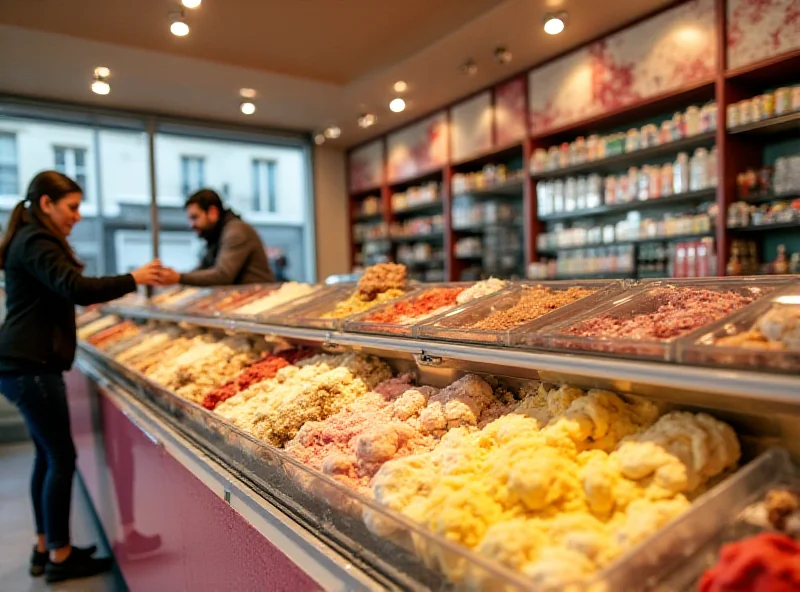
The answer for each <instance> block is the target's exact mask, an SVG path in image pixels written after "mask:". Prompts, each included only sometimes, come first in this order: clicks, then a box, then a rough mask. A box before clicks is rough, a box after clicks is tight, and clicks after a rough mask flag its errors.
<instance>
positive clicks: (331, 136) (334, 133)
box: [324, 125, 342, 140]
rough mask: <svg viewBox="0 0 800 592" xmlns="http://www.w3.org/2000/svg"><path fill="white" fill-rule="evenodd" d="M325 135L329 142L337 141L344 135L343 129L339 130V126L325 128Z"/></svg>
mask: <svg viewBox="0 0 800 592" xmlns="http://www.w3.org/2000/svg"><path fill="white" fill-rule="evenodd" d="M324 134H325V137H326V138H327V139H328V140H335V139H337V138H338V137H339V136H341V135H342V130H341V129H339V128H338V127H337V126H335V125H332V126H330V127H327V128H325V132H324Z"/></svg>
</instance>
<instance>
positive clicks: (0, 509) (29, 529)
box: [0, 443, 127, 592]
mask: <svg viewBox="0 0 800 592" xmlns="http://www.w3.org/2000/svg"><path fill="white" fill-rule="evenodd" d="M32 464H33V446H32V445H31V444H29V443H25V444H9V445H3V446H0V590H2V591H3V592H44V591H53V592H109V591H110V592H119V591H124V590H126V589H127V588H126V587H125V585H124V584H123V583H122V582H121V580H120V578H119V575H118V573H115V572H114V571H112V572H111V573H109V574H106V575H103V576H98V577H96V578H89V579H84V580H75V581H71V582H63V583H60V584H56V585H50V586H48V585H47V584H46V583H45V582H44V579H43V578H31V577H30V576H29V575H28V561H29V560H30V551H31V546H32V544H33V535H32V533H33V532H34V527H33V514H32V511H31V507H30V500H29V498H28V477H29V476H30V471H31V466H32ZM72 500H73V501H72V538H73V540H74V542H75V544H77V545H84V544H89V543H95V544H97V546H98V548H99V551H98V555H108V549H107V548H106V547H105V545H104V543H103V541H102V539H101V537H100V533H98V532H97V528H96V524H95V522H94V520H93V519H92V514H91V509H90V507H89V505H88V500H87V499H86V497H85V496H84V495H83V492H82V491H81V488H80V487H79V485H78V484H77V482H76V484H75V490H74V493H73V496H72Z"/></svg>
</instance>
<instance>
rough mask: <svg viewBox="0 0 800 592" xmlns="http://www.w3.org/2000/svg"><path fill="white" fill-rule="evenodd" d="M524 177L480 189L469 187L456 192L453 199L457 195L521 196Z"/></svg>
mask: <svg viewBox="0 0 800 592" xmlns="http://www.w3.org/2000/svg"><path fill="white" fill-rule="evenodd" d="M523 182H524V179H514V180H513V181H509V182H507V183H503V184H499V185H495V186H494V187H481V188H480V189H469V190H467V191H462V192H461V193H456V194H454V195H453V199H457V198H459V197H461V198H464V197H522V191H523Z"/></svg>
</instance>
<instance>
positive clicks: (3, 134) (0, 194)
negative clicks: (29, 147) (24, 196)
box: [0, 131, 21, 201]
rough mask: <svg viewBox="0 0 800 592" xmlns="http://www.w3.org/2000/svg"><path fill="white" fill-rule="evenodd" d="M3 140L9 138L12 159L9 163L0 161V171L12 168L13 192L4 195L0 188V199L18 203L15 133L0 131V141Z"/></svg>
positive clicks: (17, 144) (19, 196)
mask: <svg viewBox="0 0 800 592" xmlns="http://www.w3.org/2000/svg"><path fill="white" fill-rule="evenodd" d="M3 138H9V139H10V140H11V152H12V154H13V159H12V161H9V162H3V161H2V160H0V169H2V168H4V167H8V168H9V169H10V168H12V167H13V171H14V190H13V191H12V192H11V193H6V192H4V191H3V189H2V187H0V198H10V197H12V198H14V199H15V200H16V201H19V199H20V198H21V194H20V185H19V143H18V141H17V134H16V133H15V132H6V131H0V140H2V139H3Z"/></svg>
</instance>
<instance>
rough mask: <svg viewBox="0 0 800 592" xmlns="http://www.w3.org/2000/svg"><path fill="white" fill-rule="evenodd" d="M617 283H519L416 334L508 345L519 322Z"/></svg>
mask: <svg viewBox="0 0 800 592" xmlns="http://www.w3.org/2000/svg"><path fill="white" fill-rule="evenodd" d="M623 287H624V284H622V283H621V282H608V281H587V282H569V281H567V282H537V283H527V282H526V283H520V284H514V285H512V286H511V287H509V288H507V289H505V290H503V291H501V292H498V293H497V294H494V295H492V296H488V297H487V298H482V299H480V300H477V301H475V302H473V303H469V304H466V305H464V306H462V307H459V308H457V309H455V310H453V311H451V312H449V313H446V314H444V315H442V316H440V317H437V318H435V319H432V320H431V321H429V322H427V323H422V324H421V325H419V326H418V328H417V331H416V336H417V337H420V338H426V339H438V340H445V341H464V342H478V343H489V344H495V345H508V342H509V332H510V331H512V330H513V329H516V328H518V327H521V326H523V325H530V324H532V323H536V325H533V326H534V327H542V326H546V325H548V324H549V323H550V318H551V317H550V315H551V314H553V311H557V310H559V309H560V308H561V307H566V306H569V305H571V304H573V303H577V302H584V301H585V300H586V299H587V298H589V299H590V300H589V302H591V303H595V302H598V301H600V300H601V299H605V298H608V297H610V296H612V295H613V294H616V293H617V292H619V291H621V290H622V289H623Z"/></svg>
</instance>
